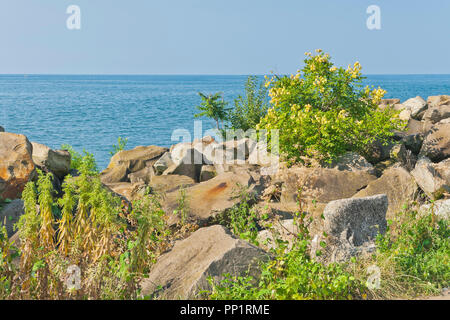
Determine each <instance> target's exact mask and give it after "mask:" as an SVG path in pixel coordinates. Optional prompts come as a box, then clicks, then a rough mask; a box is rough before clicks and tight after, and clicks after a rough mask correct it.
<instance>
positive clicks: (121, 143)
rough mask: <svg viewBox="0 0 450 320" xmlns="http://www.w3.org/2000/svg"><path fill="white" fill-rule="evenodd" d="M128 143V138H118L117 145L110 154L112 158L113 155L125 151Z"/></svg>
mask: <svg viewBox="0 0 450 320" xmlns="http://www.w3.org/2000/svg"><path fill="white" fill-rule="evenodd" d="M127 143H128V138H122V137H118V138H117V144H113V146H112V151H110V152H109V154H110V155H111V157H112V156H113V155H115V154H116V153H118V152H120V151H123V150H125V148H126V146H127Z"/></svg>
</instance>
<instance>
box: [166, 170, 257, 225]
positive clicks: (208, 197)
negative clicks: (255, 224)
mask: <svg viewBox="0 0 450 320" xmlns="http://www.w3.org/2000/svg"><path fill="white" fill-rule="evenodd" d="M239 186H242V187H247V188H248V189H249V191H252V190H253V189H254V188H255V181H254V179H253V177H252V176H251V175H250V174H249V173H248V172H240V173H239V174H236V173H233V172H227V173H223V174H220V175H218V176H216V177H215V178H213V179H211V180H208V181H205V182H202V183H199V184H196V185H195V186H192V187H189V188H187V189H186V198H187V203H188V206H189V212H190V217H191V218H192V219H193V220H195V221H198V222H199V223H207V222H208V221H210V220H211V219H213V218H214V217H215V216H216V215H217V214H220V213H223V212H224V211H226V210H227V209H230V208H231V207H232V206H234V205H235V204H237V203H238V202H239V201H240V199H239V198H238V197H235V196H236V193H237V191H239V188H240V187H239ZM178 199H179V192H178V191H173V192H169V193H167V195H166V197H165V201H164V207H165V210H166V213H169V214H170V213H171V212H173V211H174V210H176V209H177V206H178V201H177V200H178ZM177 222H178V217H177V216H176V215H170V217H169V224H175V223H177Z"/></svg>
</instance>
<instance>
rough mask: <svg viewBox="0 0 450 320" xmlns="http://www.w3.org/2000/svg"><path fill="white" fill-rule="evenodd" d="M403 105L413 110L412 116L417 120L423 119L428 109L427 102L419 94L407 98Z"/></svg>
mask: <svg viewBox="0 0 450 320" xmlns="http://www.w3.org/2000/svg"><path fill="white" fill-rule="evenodd" d="M402 105H403V106H404V107H405V109H406V110H409V111H410V112H411V117H412V118H413V119H416V120H421V119H422V116H423V114H424V112H425V110H426V109H427V102H426V101H425V100H424V99H423V98H422V97H419V96H417V97H415V98H411V99H408V100H406V101H405V102H403V103H402Z"/></svg>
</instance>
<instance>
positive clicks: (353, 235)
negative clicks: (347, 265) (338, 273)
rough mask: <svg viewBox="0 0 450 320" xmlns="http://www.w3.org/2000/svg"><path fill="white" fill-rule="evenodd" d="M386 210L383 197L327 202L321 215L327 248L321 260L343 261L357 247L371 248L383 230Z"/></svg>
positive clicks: (357, 248) (353, 253)
mask: <svg viewBox="0 0 450 320" xmlns="http://www.w3.org/2000/svg"><path fill="white" fill-rule="evenodd" d="M387 209H388V198H387V196H386V195H385V194H381V195H376V196H372V197H366V198H351V199H341V200H336V201H332V202H330V203H328V205H327V206H326V207H325V209H324V212H323V215H324V218H325V220H324V232H325V233H326V234H327V238H326V240H325V242H326V244H327V246H326V248H325V250H324V254H323V256H321V258H320V259H324V260H325V261H329V262H337V261H345V260H347V259H349V258H350V257H351V256H353V255H355V254H356V253H357V252H359V251H361V250H359V248H362V247H373V242H374V240H375V238H376V236H377V235H378V234H379V233H384V232H385V231H386V227H387V222H386V212H387Z"/></svg>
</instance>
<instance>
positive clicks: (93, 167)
mask: <svg viewBox="0 0 450 320" xmlns="http://www.w3.org/2000/svg"><path fill="white" fill-rule="evenodd" d="M61 149H63V150H67V151H69V153H70V156H71V163H70V168H71V169H75V170H78V171H81V170H82V169H83V170H85V171H86V173H87V174H90V175H93V174H96V173H98V166H97V162H96V160H95V157H94V155H93V154H92V153H89V152H87V151H86V150H83V155H82V154H80V153H78V152H77V151H76V150H75V149H73V147H72V146H71V145H68V144H63V145H62V146H61Z"/></svg>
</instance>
